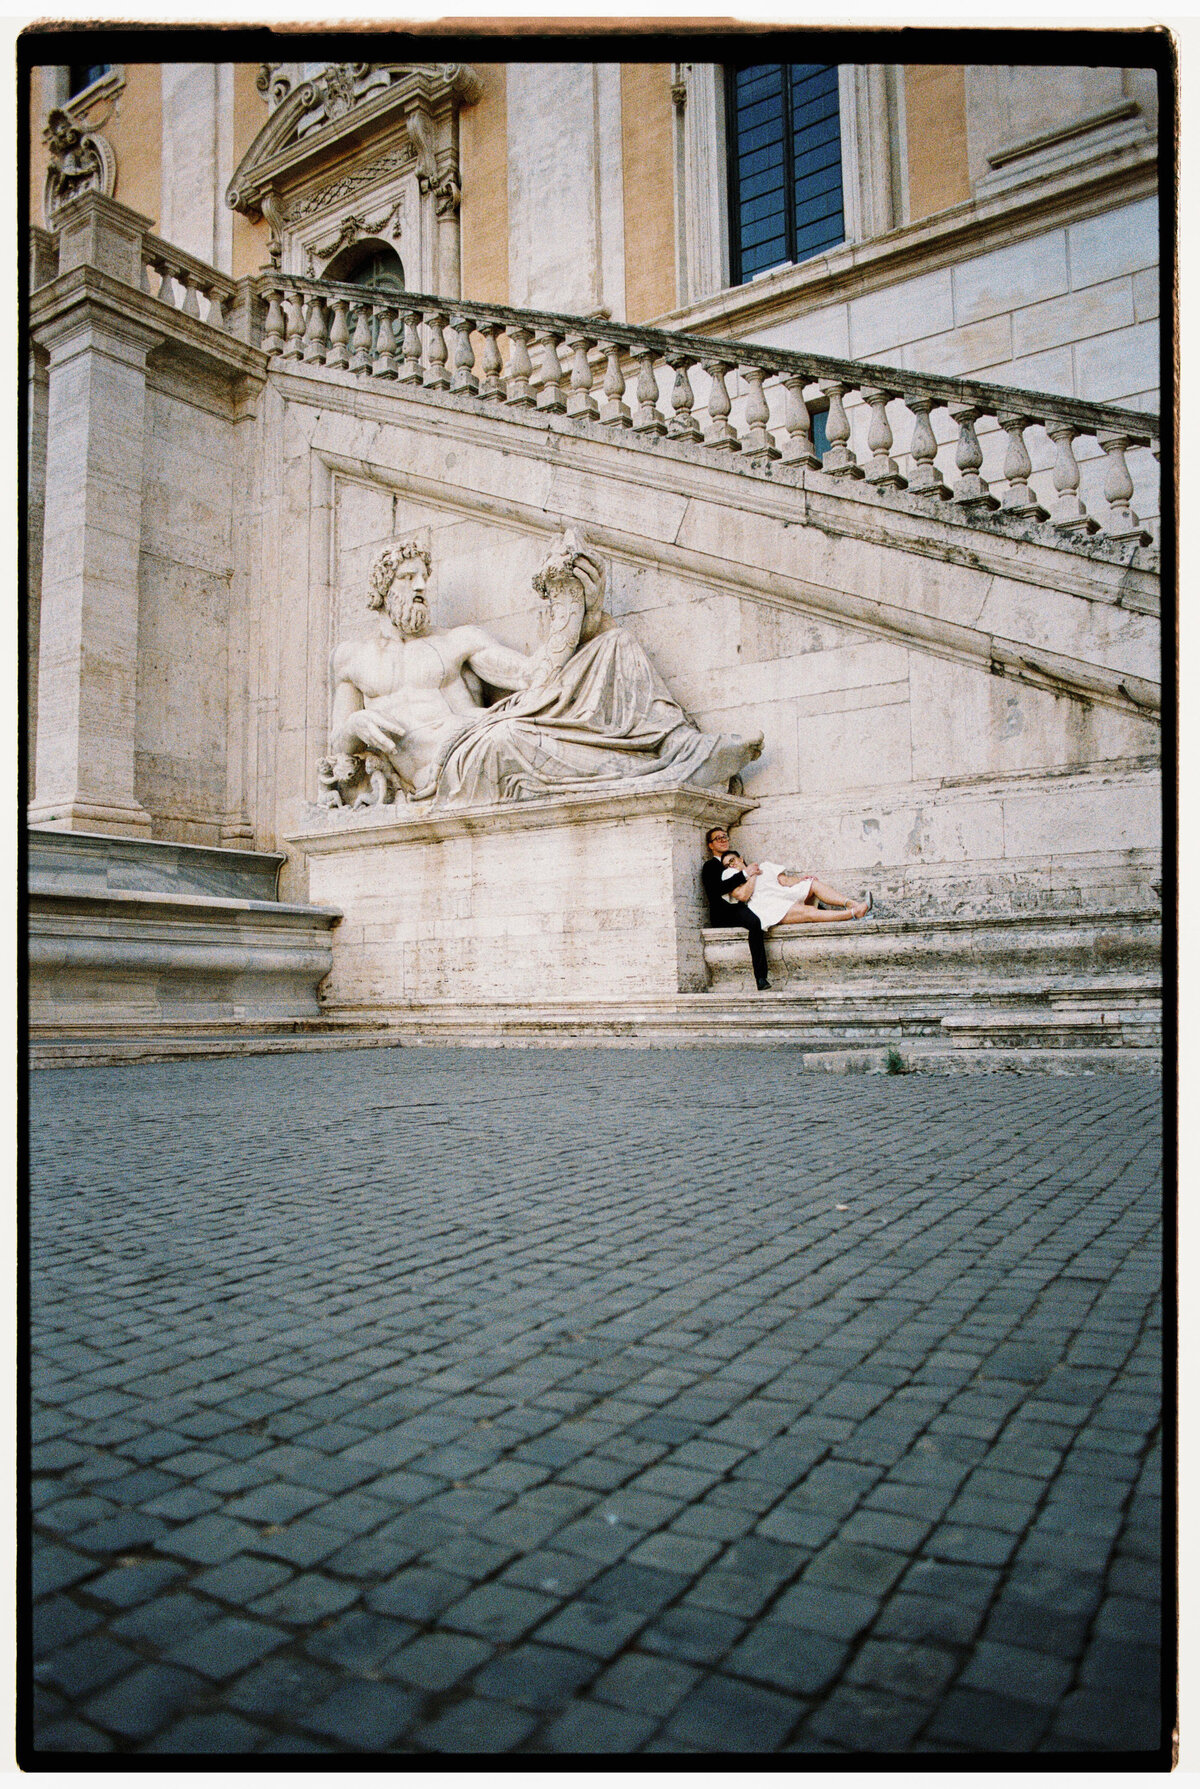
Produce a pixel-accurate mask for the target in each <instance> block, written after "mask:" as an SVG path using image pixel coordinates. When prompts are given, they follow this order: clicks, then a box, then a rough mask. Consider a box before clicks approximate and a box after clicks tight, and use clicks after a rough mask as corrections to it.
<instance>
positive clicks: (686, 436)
mask: <svg viewBox="0 0 1200 1789" xmlns="http://www.w3.org/2000/svg"><path fill="white" fill-rule="evenodd" d="M667 365H668V366H669V367H672V368H673V369H674V372H675V384H674V386H673V387H672V390H671V420H670V422H669V423H668V424H667V433H668V435H670V437H671V439H672V440H673V441H699V439H700V424H699V423H698V422H697V421H696V418H695V417H694V416H693V415H692V411H693V410H694V409H695V407H696V394H695V392H694V391H693V390H692V379H691V369H692V368H693V367H694V366H695V365H696V358H695V355H693V354H669V355H668V356H667Z"/></svg>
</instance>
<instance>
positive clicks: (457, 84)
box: [225, 62, 481, 217]
mask: <svg viewBox="0 0 1200 1789" xmlns="http://www.w3.org/2000/svg"><path fill="white" fill-rule="evenodd" d="M376 66H377V67H378V68H379V70H380V71H381V72H382V73H384V74H386V75H388V76H389V77H390V79H389V83H388V85H387V86H385V87H384V88H383V89H382V90H381V91H378V92H375V93H370V92H368V93H366V94H365V95H364V96H363V98H362V99H361V100H360V101H358V102H357V103H351V104H350V105H349V106H348V108H347V109H346V110H345V111H343V112H341V113H340V114H339V115H337V116H334V117H330V118H328V119H327V120H326V122H325V123H323V124H318V125H317V126H316V127H315V128H313V129H311V130H309V131H308V132H307V133H306V134H305V135H304V136H298V135H297V131H298V128H299V125H300V123H301V121H302V119H304V118H305V117H306V116H307V115H308V114H310V113H311V112H312V111H313V109H314V105H315V103H316V90H317V88H318V86H319V84H320V80H321V77H317V79H316V80H314V81H311V82H305V84H304V85H303V86H301V87H298V88H297V89H296V91H295V92H294V93H291V94H289V95H288V97H287V99H285V100H284V102H283V104H282V105H280V106H279V108H278V109H277V110H276V111H275V112H273V113H272V115H271V117H270V118H268V120H267V122H266V124H264V126H263V128H262V129H261V130H260V131H259V133H258V135H257V136H256V137H255V139H254V141H253V143H251V145H250V147H249V149H248V150H247V151H246V153H245V155H244V156H243V157H242V159H241V161H240V162H239V164H238V167H237V171H236V173H235V174H234V176H233V179H232V181H231V182H230V184H229V189H228V191H227V192H226V195H225V197H226V203H227V204H229V205H230V206H232V207H233V209H234V210H235V211H241V212H245V213H246V215H247V216H249V217H258V216H260V215H262V214H263V210H264V207H263V199H264V197H266V198H268V199H269V198H270V196H271V195H273V194H278V193H280V192H282V191H284V190H286V189H287V188H288V187H291V186H295V185H296V184H297V183H298V182H299V181H300V180H301V179H303V178H304V176H305V175H306V174H307V173H309V172H310V171H311V170H312V168H313V167H314V166H317V165H320V164H325V165H332V161H333V160H334V159H336V158H337V157H338V156H339V155H340V154H343V153H344V152H345V151H346V150H349V149H352V148H356V147H357V146H358V145H359V144H361V143H362V142H363V141H365V140H367V139H369V138H371V137H372V136H375V135H378V134H379V133H380V132H381V131H382V130H384V129H385V128H386V127H387V126H388V125H389V124H396V123H401V122H403V121H404V120H406V119H407V118H408V117H409V116H410V115H412V114H414V113H424V114H426V115H427V116H436V115H438V114H440V113H444V112H447V111H449V110H451V109H452V108H453V107H454V106H455V105H456V104H463V105H471V104H473V103H474V101H475V100H477V99H478V97H479V94H480V92H481V87H480V82H479V78H478V76H477V75H476V74H475V72H474V70H472V69H470V68H467V67H466V66H465V65H463V64H461V63H443V64H438V65H417V64H413V63H403V62H400V63H382V64H378V65H376ZM419 159H420V156H419V149H418V146H417V145H416V144H414V145H413V160H414V162H416V161H418V160H419Z"/></svg>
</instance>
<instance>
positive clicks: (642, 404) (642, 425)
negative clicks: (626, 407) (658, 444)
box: [633, 348, 667, 435]
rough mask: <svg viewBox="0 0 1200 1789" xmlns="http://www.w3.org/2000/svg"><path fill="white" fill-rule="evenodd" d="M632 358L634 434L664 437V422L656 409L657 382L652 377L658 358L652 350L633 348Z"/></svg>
mask: <svg viewBox="0 0 1200 1789" xmlns="http://www.w3.org/2000/svg"><path fill="white" fill-rule="evenodd" d="M633 358H634V359H635V360H636V361H637V369H638V375H637V401H638V407H637V414H636V415H635V417H634V419H633V427H634V432H635V434H638V435H665V434H666V432H667V425H666V421H665V419H664V418H663V415H662V412H661V411H660V410H659V408H658V380H657V379H656V378H655V376H654V363H655V361H656V360H657V358H658V355H657V353H656V351H655V350H654V349H653V348H634V349H633Z"/></svg>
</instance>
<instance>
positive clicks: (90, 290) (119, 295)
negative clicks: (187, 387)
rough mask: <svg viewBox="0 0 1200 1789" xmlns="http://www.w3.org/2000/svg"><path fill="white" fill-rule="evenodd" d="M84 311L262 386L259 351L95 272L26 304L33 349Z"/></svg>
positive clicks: (83, 271) (80, 272)
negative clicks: (35, 344) (27, 305)
mask: <svg viewBox="0 0 1200 1789" xmlns="http://www.w3.org/2000/svg"><path fill="white" fill-rule="evenodd" d="M88 311H91V312H93V313H94V314H95V315H96V316H97V317H100V318H103V319H104V321H105V323H106V324H107V326H108V327H110V328H113V329H114V330H116V331H118V332H119V331H120V330H121V329H122V328H123V329H125V330H126V331H127V332H128V331H131V330H132V331H133V332H134V333H135V334H137V333H141V334H147V333H148V334H149V335H150V336H152V337H153V338H154V342H153V345H154V346H160V345H161V346H169V347H171V348H174V349H175V350H177V351H182V352H184V353H186V354H188V355H192V356H198V357H200V358H201V359H202V360H203V361H204V362H205V363H206V364H207V366H208V368H209V369H210V371H218V372H220V373H223V374H224V376H225V377H227V378H229V379H246V380H250V381H252V382H254V383H257V384H259V385H261V384H263V383H264V382H265V379H266V374H267V356H266V355H265V354H263V353H262V352H261V350H260V349H258V348H252V347H250V345H249V344H248V343H246V342H242V341H239V340H238V339H237V337H236V336H231V335H227V334H226V333H225V332H224V330H219V329H214V328H213V327H212V325H211V324H208V323H202V322H201V321H200V320H199V318H196V317H189V316H188V315H187V314H186V312H184V311H179V310H175V309H174V308H173V307H172V306H171V305H168V304H162V303H160V302H159V300H158V299H157V298H153V297H151V295H150V294H149V293H148V292H138V291H136V290H134V289H133V288H131V287H130V286H127V285H125V284H124V283H123V282H122V281H120V280H115V279H112V278H111V277H110V276H109V275H108V274H106V273H103V272H101V270H100V269H99V268H97V267H90V266H79V267H73V268H71V270H70V271H69V272H68V273H63V274H60V275H59V276H58V277H57V278H56V279H53V280H51V281H50V282H49V283H48V284H47V285H45V286H41V287H39V288H38V290H37V291H36V292H35V293H34V294H33V296H32V298H31V299H30V303H29V331H30V336H31V338H32V340H33V341H34V342H35V343H37V344H39V345H44V346H48V345H49V343H50V341H51V340H52V338H53V337H54V336H56V335H58V334H60V333H61V332H62V329H63V327H64V325H67V324H68V320H70V324H71V325H74V324H75V322H76V321H77V319H78V317H79V314H80V313H86V312H88Z"/></svg>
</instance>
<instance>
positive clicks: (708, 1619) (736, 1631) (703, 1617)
mask: <svg viewBox="0 0 1200 1789" xmlns="http://www.w3.org/2000/svg"><path fill="white" fill-rule="evenodd" d="M745 1631H746V1624H745V1622H744V1621H739V1620H738V1619H737V1617H736V1616H732V1615H723V1614H721V1613H720V1612H719V1611H718V1610H712V1609H703V1608H699V1607H697V1606H696V1605H695V1604H693V1603H678V1604H676V1606H675V1608H673V1609H666V1610H664V1611H663V1613H662V1614H661V1615H659V1616H657V1617H656V1618H655V1620H654V1621H652V1622H651V1623H650V1624H649V1626H648V1627H647V1628H646V1631H645V1632H644V1633H643V1634H642V1636H641V1639H640V1640H639V1642H638V1644H639V1645H640V1646H643V1647H644V1648H645V1649H646V1650H647V1651H648V1652H661V1653H665V1654H666V1655H667V1656H668V1657H670V1658H676V1659H686V1660H690V1661H692V1662H693V1663H695V1664H698V1665H711V1664H715V1663H716V1662H717V1660H718V1659H721V1658H724V1656H725V1654H726V1653H727V1652H728V1651H729V1649H730V1647H731V1646H733V1645H734V1644H735V1642H736V1641H737V1640H739V1639H740V1638H741V1636H742V1634H744V1633H745Z"/></svg>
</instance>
